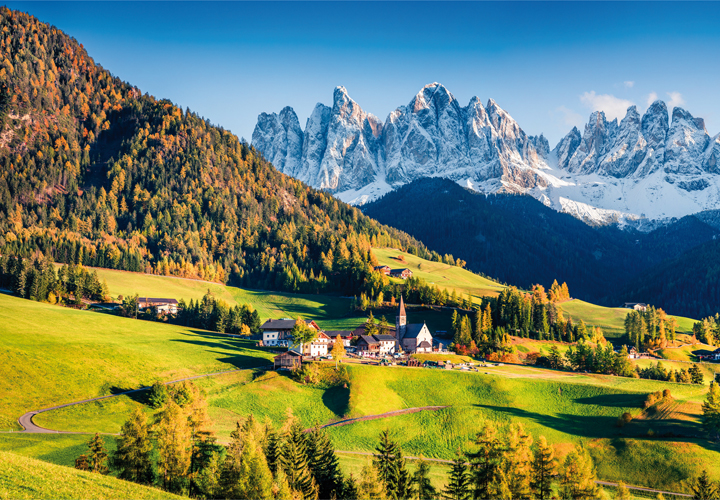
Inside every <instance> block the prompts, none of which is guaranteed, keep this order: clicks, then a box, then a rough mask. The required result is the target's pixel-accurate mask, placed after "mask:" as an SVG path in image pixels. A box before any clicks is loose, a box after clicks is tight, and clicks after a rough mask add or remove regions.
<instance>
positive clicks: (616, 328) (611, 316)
mask: <svg viewBox="0 0 720 500" xmlns="http://www.w3.org/2000/svg"><path fill="white" fill-rule="evenodd" d="M561 307H562V310H563V313H564V315H565V317H566V318H568V317H570V318H572V320H573V322H575V323H577V322H578V321H580V320H581V319H582V320H583V321H585V323H586V324H587V325H588V326H590V325H593V326H599V327H600V328H601V329H602V331H603V333H604V334H605V337H606V338H608V339H609V338H618V337H622V336H623V335H624V334H625V317H626V316H627V313H628V312H629V311H630V310H629V309H625V308H622V307H602V306H597V305H595V304H590V303H589V302H584V301H582V300H578V299H573V300H570V301H567V302H563V303H562V304H561ZM675 318H676V319H677V322H678V328H677V332H678V333H688V332H692V325H693V323H694V322H695V320H694V319H690V318H683V317H681V316H675Z"/></svg>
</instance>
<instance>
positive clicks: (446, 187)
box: [363, 179, 720, 312]
mask: <svg viewBox="0 0 720 500" xmlns="http://www.w3.org/2000/svg"><path fill="white" fill-rule="evenodd" d="M363 210H364V212H365V213H366V214H367V215H369V216H371V217H374V218H376V219H378V220H379V221H381V222H384V223H387V224H393V225H395V226H396V227H399V228H402V229H403V230H404V231H407V232H408V233H410V234H412V235H414V236H415V237H417V238H420V239H422V240H423V241H426V242H428V244H429V245H431V246H432V247H433V248H434V249H436V250H437V251H438V252H441V253H444V252H447V253H452V254H454V255H459V256H462V258H463V259H465V260H466V261H467V265H468V268H469V269H471V270H474V271H482V272H483V273H485V274H487V275H490V276H493V277H496V278H498V279H500V280H501V281H504V282H508V283H513V284H516V285H519V286H529V285H531V284H533V283H542V284H545V285H546V286H549V285H550V284H551V283H552V281H553V280H554V279H557V280H558V281H559V282H562V281H566V282H567V283H568V285H569V286H570V290H571V292H572V294H573V296H574V297H578V298H583V299H588V300H593V301H598V302H600V303H602V304H605V305H617V301H618V300H619V301H622V300H623V299H622V297H618V296H617V294H615V293H614V292H615V290H616V289H617V287H618V286H620V285H622V284H623V283H625V282H626V281H627V280H628V279H629V278H630V277H633V276H635V275H637V274H638V273H639V272H640V271H642V270H645V269H649V268H650V267H652V266H654V265H657V264H659V263H662V262H663V261H664V260H666V259H669V258H672V257H674V256H676V255H678V254H679V253H683V252H685V251H687V250H688V249H690V248H693V247H694V246H697V245H698V244H701V243H704V242H706V241H708V240H711V239H712V238H713V237H715V236H716V235H717V234H719V233H720V231H718V230H717V229H715V228H713V227H711V226H709V225H707V224H705V223H704V222H702V221H700V220H698V219H697V218H695V217H687V218H684V219H682V220H680V221H678V222H677V223H675V224H672V225H670V226H668V227H665V228H661V229H659V230H656V231H653V232H651V233H648V234H644V233H640V232H637V231H623V230H619V229H617V228H614V227H606V228H601V229H597V228H593V227H590V226H588V225H586V224H584V223H583V222H581V221H579V220H577V219H575V218H573V217H571V216H570V215H567V214H559V213H557V212H555V211H554V210H552V209H550V208H548V207H546V206H544V205H543V204H541V203H540V202H538V201H537V200H535V199H533V198H532V197H529V196H521V195H509V194H498V195H490V196H486V195H483V194H479V193H475V192H473V191H471V190H468V189H464V188H462V187H460V186H458V185H457V184H456V183H454V182H451V181H448V180H445V179H421V180H418V181H415V182H412V183H410V184H408V185H406V186H403V187H401V188H399V189H397V190H396V191H393V192H392V193H389V194H387V195H385V196H384V197H383V198H381V199H380V200H378V201H376V202H373V203H370V204H368V205H366V206H365V207H363ZM628 300H629V299H628ZM642 301H643V302H652V303H656V302H655V301H654V297H644V298H643V300H642ZM673 311H675V310H673ZM676 312H677V311H676Z"/></svg>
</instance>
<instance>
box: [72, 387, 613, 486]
mask: <svg viewBox="0 0 720 500" xmlns="http://www.w3.org/2000/svg"><path fill="white" fill-rule="evenodd" d="M150 400H151V401H152V402H153V406H154V407H156V408H158V410H157V411H156V413H155V415H154V416H153V417H152V418H151V419H150V420H149V419H148V417H147V415H146V413H145V412H144V411H143V410H142V409H140V408H137V409H135V411H134V412H133V413H132V415H131V416H130V418H129V420H128V421H127V422H125V424H124V425H123V426H122V429H121V433H120V436H119V437H117V438H115V439H116V447H115V448H116V449H115V451H114V452H113V453H111V454H109V453H108V452H107V450H106V449H105V445H104V442H103V439H102V438H101V437H100V436H99V435H95V436H94V437H93V438H92V439H91V440H90V442H89V443H88V452H87V453H86V454H83V455H81V456H80V457H78V459H77V460H76V462H75V466H76V467H77V468H78V469H82V470H88V471H91V472H95V473H100V474H108V473H110V472H111V471H113V472H116V473H117V475H118V477H119V478H121V479H124V480H127V481H133V482H137V483H140V484H147V485H154V486H157V487H160V488H163V489H165V490H167V491H171V492H174V493H180V494H185V495H189V496H191V497H193V498H205V499H225V498H227V499H248V500H255V499H273V500H291V499H292V500H294V499H305V500H316V499H323V500H324V499H331V498H333V499H339V500H342V499H348V500H358V499H362V500H365V499H367V500H370V499H372V500H384V499H388V500H391V499H392V500H410V499H420V500H432V499H437V498H440V497H443V498H447V499H453V500H469V499H470V498H550V496H551V494H552V492H553V490H554V489H557V490H558V491H560V492H561V493H562V495H563V498H572V499H579V498H589V497H593V498H594V497H595V496H596V495H597V494H598V492H599V489H598V487H597V485H596V483H595V479H596V473H595V468H594V466H593V463H592V460H591V459H590V457H589V455H588V453H587V452H586V451H585V450H584V449H583V448H581V447H575V448H573V449H572V450H570V452H569V453H568V454H567V455H566V457H565V458H564V460H563V461H562V462H558V461H557V460H556V459H555V456H554V450H553V447H552V446H551V445H549V444H548V443H547V441H546V439H545V438H544V437H542V436H541V437H540V438H539V440H538V442H537V443H534V442H533V441H534V440H533V437H532V436H531V435H530V434H529V433H527V432H526V431H525V430H524V428H523V426H522V424H512V425H510V426H508V427H504V428H498V427H497V426H496V425H494V424H490V423H486V424H485V425H484V426H483V428H482V430H481V431H480V432H479V433H478V434H477V435H476V437H475V439H474V441H473V445H472V446H471V448H470V449H468V450H467V451H465V452H464V453H461V452H458V455H457V457H456V459H455V461H454V463H453V465H452V468H451V470H450V473H449V476H448V478H447V485H446V487H445V489H444V490H443V491H438V490H437V489H436V488H435V487H434V486H433V484H432V482H431V480H430V467H429V464H428V463H427V462H425V461H423V460H420V461H419V462H418V464H417V467H416V470H415V472H414V473H411V472H410V471H409V469H408V466H407V460H406V459H405V457H404V456H403V452H402V449H401V448H400V446H399V445H398V444H397V443H396V442H395V441H393V439H392V438H391V436H390V434H389V433H388V431H384V432H382V433H381V434H380V438H379V442H378V445H377V446H376V448H375V453H374V456H373V460H372V463H371V464H368V465H367V466H365V467H364V468H363V470H362V473H361V474H360V475H359V476H358V477H355V476H353V475H349V476H346V475H344V474H343V472H342V470H341V468H340V465H339V460H338V458H337V456H336V454H335V451H334V449H333V447H332V442H331V441H330V439H329V437H328V435H327V433H326V432H325V431H324V430H321V429H319V428H317V427H316V428H314V429H312V430H310V431H309V432H307V431H306V430H305V429H304V428H303V426H301V424H300V421H299V420H298V419H297V418H296V417H295V416H294V415H293V414H292V412H290V411H288V416H287V418H286V419H285V421H284V422H283V423H282V424H281V425H279V426H275V425H273V423H272V422H270V421H269V420H266V421H265V422H264V423H260V422H258V421H257V420H256V419H255V418H253V416H252V415H250V416H249V417H248V418H246V419H244V420H243V421H241V422H238V423H237V424H236V428H235V430H234V431H233V432H232V433H231V435H230V443H229V444H228V445H227V446H223V445H220V444H218V443H217V440H216V437H215V435H214V433H213V431H212V422H211V420H210V418H209V417H208V414H207V403H206V402H205V400H204V398H203V396H202V394H201V393H200V391H198V390H197V388H195V386H193V385H192V384H191V383H189V382H183V383H180V384H174V385H172V386H170V388H169V390H167V388H165V386H163V385H162V384H156V385H155V386H153V393H152V394H151V395H150Z"/></svg>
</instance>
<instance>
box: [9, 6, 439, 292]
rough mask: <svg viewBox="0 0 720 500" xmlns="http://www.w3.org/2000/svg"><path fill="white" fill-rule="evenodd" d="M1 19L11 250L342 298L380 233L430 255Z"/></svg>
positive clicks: (29, 22) (35, 24) (27, 24)
mask: <svg viewBox="0 0 720 500" xmlns="http://www.w3.org/2000/svg"><path fill="white" fill-rule="evenodd" d="M0 28H1V34H0V66H2V67H1V68H0V83H2V85H3V86H5V87H6V88H7V91H3V94H2V95H5V96H7V97H8V101H9V102H8V106H7V107H6V108H4V109H2V110H0V111H3V112H4V113H5V114H4V115H2V117H3V118H4V121H3V123H2V126H3V127H2V132H1V133H0V166H1V170H2V172H1V173H0V248H2V250H3V252H7V253H16V254H20V255H24V256H29V255H32V254H33V253H34V252H35V251H37V250H40V251H42V252H44V253H46V254H49V255H50V256H51V257H52V258H53V259H55V260H56V261H59V262H68V263H70V262H76V263H83V264H85V265H92V266H98V267H109V268H116V269H125V270H131V271H145V272H153V273H157V274H169V275H176V276H184V277H196V278H201V279H206V280H211V281H220V282H225V281H230V282H232V283H235V284H239V285H246V286H252V287H253V288H275V289H284V290H290V291H304V292H318V291H333V290H334V291H340V292H343V293H359V291H361V290H362V287H363V286H364V281H365V280H366V278H367V277H368V275H369V272H370V271H369V269H370V264H371V261H372V256H371V254H370V252H369V249H370V242H371V241H372V240H373V239H374V240H375V241H376V242H379V243H380V244H384V245H389V246H399V247H402V248H405V249H408V250H410V251H412V252H421V253H422V252H425V249H424V247H423V245H422V244H421V243H419V242H417V241H415V240H413V239H412V238H410V237H408V236H407V235H404V234H402V233H400V232H398V231H395V230H393V229H391V228H387V227H383V226H381V225H380V224H378V223H376V222H375V221H372V220H370V219H369V218H367V217H365V216H363V215H362V214H361V213H360V212H359V211H358V210H357V209H354V208H352V207H349V206H348V205H345V204H344V203H341V202H339V201H337V200H335V199H334V198H332V197H331V196H330V195H328V194H326V193H323V192H319V191H316V190H314V189H311V188H309V187H307V186H306V185H304V184H302V183H301V182H299V181H297V180H295V179H293V178H291V177H289V176H286V175H283V174H281V173H279V172H278V171H277V170H276V169H275V168H273V166H272V165H271V164H270V163H269V162H267V161H266V160H264V159H263V158H262V156H261V155H260V154H258V153H257V151H255V150H254V149H252V148H250V147H249V146H248V145H247V144H243V143H241V142H240V141H239V140H238V139H237V137H236V136H234V135H232V134H230V133H229V132H227V131H225V130H223V129H222V128H220V127H217V126H213V125H211V124H210V123H209V122H208V121H207V120H204V119H202V118H200V117H199V116H197V115H195V114H193V113H191V112H189V111H188V110H186V111H183V110H182V109H180V108H179V107H177V106H175V105H173V104H172V103H171V102H169V101H166V100H157V99H155V98H153V97H152V96H149V95H147V94H145V95H142V93H141V92H140V91H139V89H137V88H136V87H133V86H131V85H129V84H126V83H123V82H121V81H120V80H119V79H118V78H116V77H113V76H112V75H111V74H110V73H109V72H108V71H106V70H104V69H103V68H102V67H100V66H98V65H97V64H95V63H94V61H93V60H92V59H91V58H90V57H89V56H88V54H87V52H86V51H85V49H84V48H83V47H82V46H81V45H79V44H78V43H77V42H76V41H75V40H74V39H72V38H70V37H69V36H67V35H66V34H64V33H62V32H61V31H59V30H57V29H56V28H53V27H50V26H48V25H46V24H43V23H41V22H39V21H38V20H36V19H35V18H33V17H31V16H28V15H26V14H22V13H18V12H14V11H11V10H8V9H5V8H4V9H2V10H0ZM0 102H3V101H2V100H0ZM290 118H291V117H289V116H288V117H287V119H288V120H289V119H290ZM296 132H297V131H296ZM291 135H292V134H291ZM286 137H287V135H286ZM296 139H297V138H296ZM296 142H297V141H296Z"/></svg>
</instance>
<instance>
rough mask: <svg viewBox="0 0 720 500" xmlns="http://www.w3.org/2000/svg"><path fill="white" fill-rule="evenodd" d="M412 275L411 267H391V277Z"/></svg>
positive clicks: (404, 277)
mask: <svg viewBox="0 0 720 500" xmlns="http://www.w3.org/2000/svg"><path fill="white" fill-rule="evenodd" d="M410 276H412V271H411V270H410V269H407V268H405V269H391V270H390V277H391V278H401V279H404V280H406V279H408V278H409V277H410Z"/></svg>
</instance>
